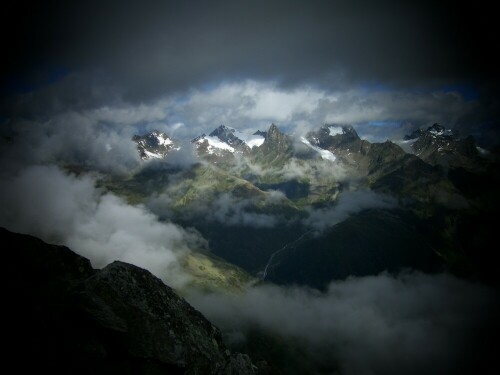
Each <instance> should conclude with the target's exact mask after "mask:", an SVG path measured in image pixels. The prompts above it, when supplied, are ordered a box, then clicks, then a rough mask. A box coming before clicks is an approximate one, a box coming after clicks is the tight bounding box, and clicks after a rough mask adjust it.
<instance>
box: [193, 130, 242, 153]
mask: <svg viewBox="0 0 500 375" xmlns="http://www.w3.org/2000/svg"><path fill="white" fill-rule="evenodd" d="M205 139H206V140H207V141H208V149H207V150H208V153H209V154H213V153H214V151H215V149H219V150H227V151H229V152H234V147H231V146H229V145H228V144H227V143H225V142H223V141H221V140H220V139H219V138H218V137H211V136H209V135H206V136H205V137H203V138H201V142H203V140H205Z"/></svg>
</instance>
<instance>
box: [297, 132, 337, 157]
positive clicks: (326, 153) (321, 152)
mask: <svg viewBox="0 0 500 375" xmlns="http://www.w3.org/2000/svg"><path fill="white" fill-rule="evenodd" d="M300 140H301V142H302V143H304V144H305V145H306V146H308V147H310V148H312V149H313V150H314V151H316V152H318V153H319V155H320V156H321V158H322V159H325V160H330V161H335V160H336V159H337V158H336V157H335V155H334V154H333V153H331V152H330V151H328V150H324V149H322V148H321V147H318V146H314V145H312V144H311V142H309V141H308V140H307V139H306V138H305V137H300Z"/></svg>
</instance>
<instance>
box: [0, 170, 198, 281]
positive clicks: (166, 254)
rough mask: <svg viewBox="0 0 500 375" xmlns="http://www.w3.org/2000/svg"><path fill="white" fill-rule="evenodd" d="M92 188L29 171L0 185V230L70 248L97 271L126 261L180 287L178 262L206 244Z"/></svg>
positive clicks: (80, 180)
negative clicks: (5, 229)
mask: <svg viewBox="0 0 500 375" xmlns="http://www.w3.org/2000/svg"><path fill="white" fill-rule="evenodd" d="M94 185H95V181H94V180H93V179H92V178H91V177H89V176H82V177H75V176H72V175H67V174H65V173H63V172H62V171H61V170H60V169H58V168H57V167H55V166H33V167H29V168H26V169H24V170H22V171H21V172H20V173H19V174H18V175H17V176H13V177H10V178H7V179H5V180H3V181H2V183H1V184H0V202H1V206H2V210H1V213H0V226H2V227H5V228H7V229H9V230H12V231H15V232H21V233H26V234H31V235H34V236H37V237H40V238H42V239H43V240H45V241H48V242H50V243H57V244H63V245H67V246H68V247H70V248H71V249H73V250H74V251H76V252H77V253H79V254H81V255H83V256H85V257H88V258H89V259H90V260H91V261H92V264H93V265H94V266H96V267H103V266H105V265H106V264H108V263H111V262H113V261H115V260H122V261H125V262H129V263H132V264H135V265H138V266H140V267H143V268H146V269H148V270H150V271H151V272H153V273H154V274H155V275H157V276H158V277H161V278H162V279H164V280H165V281H166V282H167V283H168V284H170V285H172V286H174V287H179V286H182V285H183V284H184V282H186V281H187V279H188V278H187V276H186V275H185V274H184V273H183V272H182V271H181V268H180V263H179V262H180V260H181V258H182V257H183V255H185V254H187V253H188V252H189V251H190V250H191V249H193V248H199V247H200V246H204V245H205V244H204V240H203V239H202V238H201V237H200V236H199V235H198V234H197V233H195V232H190V231H187V230H184V229H183V228H181V227H179V226H177V225H175V224H172V223H160V222H159V221H158V220H157V217H156V216H155V215H153V214H151V213H150V212H148V211H147V210H146V209H145V208H143V207H141V206H130V205H128V204H126V203H125V202H124V201H123V200H122V199H120V198H118V197H116V196H115V195H112V194H109V193H107V194H104V195H103V194H102V192H101V191H99V190H97V189H96V188H95V187H94Z"/></svg>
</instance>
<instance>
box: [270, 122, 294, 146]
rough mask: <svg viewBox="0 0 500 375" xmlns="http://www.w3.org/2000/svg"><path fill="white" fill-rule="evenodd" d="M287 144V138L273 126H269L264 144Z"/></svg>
mask: <svg viewBox="0 0 500 375" xmlns="http://www.w3.org/2000/svg"><path fill="white" fill-rule="evenodd" d="M288 143H289V137H288V136H287V135H286V134H285V133H282V132H281V131H280V130H279V128H278V127H277V126H276V125H275V124H271V126H270V127H269V130H268V131H267V136H266V140H265V142H264V144H267V145H272V144H275V145H285V144H288Z"/></svg>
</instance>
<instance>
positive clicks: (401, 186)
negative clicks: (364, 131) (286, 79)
mask: <svg viewBox="0 0 500 375" xmlns="http://www.w3.org/2000/svg"><path fill="white" fill-rule="evenodd" d="M150 139H157V140H158V141H151V142H148V141H146V140H150ZM133 140H134V141H135V142H136V144H137V148H138V151H139V153H140V155H141V157H142V158H143V159H144V160H145V164H144V167H143V169H142V170H141V171H140V172H139V173H135V174H133V175H131V176H129V177H128V178H127V179H125V180H123V179H122V180H118V179H114V180H110V181H107V182H106V183H105V185H106V187H107V188H108V189H110V190H112V191H115V192H117V193H119V194H123V195H124V196H126V197H128V199H129V200H130V201H132V202H135V203H143V204H146V205H148V206H149V207H150V208H151V209H152V210H153V212H155V213H157V214H159V215H160V217H161V218H163V219H168V220H174V221H175V222H178V223H180V224H182V225H187V226H192V227H194V228H196V230H198V231H199V232H200V233H201V234H202V235H203V236H204V238H206V239H207V240H208V241H209V244H210V249H211V251H212V252H213V253H214V254H216V255H217V256H219V257H221V258H222V259H225V260H226V261H228V262H230V263H233V264H236V265H237V266H239V267H241V268H243V269H244V270H246V271H247V272H249V273H250V274H251V275H253V276H255V277H260V278H263V275H264V274H265V276H264V278H265V279H266V280H269V281H274V282H279V283H286V284H288V283H300V284H306V285H310V286H314V287H318V288H322V287H324V286H325V285H326V284H327V283H328V282H329V281H331V280H332V279H342V278H345V277H347V276H349V275H356V276H363V275H371V274H377V273H379V272H381V271H384V270H389V271H393V272H398V271H399V270H401V269H404V268H414V269H420V270H424V271H429V272H431V271H436V270H440V269H443V268H450V269H452V270H453V271H454V272H457V273H461V274H467V275H469V276H471V277H480V278H486V279H496V277H495V276H494V274H493V273H492V272H491V270H490V268H491V267H490V266H489V260H490V258H491V256H492V250H491V248H489V247H488V245H487V244H489V243H490V241H491V240H492V236H493V235H492V233H490V231H489V228H490V225H489V221H488V219H489V217H490V215H491V210H492V208H491V207H488V206H487V205H485V199H484V197H485V195H484V193H485V191H492V190H494V188H493V187H494V186H499V178H498V173H497V168H496V166H497V164H496V162H495V161H494V160H493V159H492V158H489V157H488V155H487V154H486V153H485V151H484V150H482V149H480V148H479V147H477V145H476V144H475V141H474V139H473V138H472V137H470V136H468V137H459V136H457V135H455V134H454V132H452V131H451V130H447V129H445V128H444V127H442V126H440V125H438V124H434V125H432V126H430V127H428V128H427V129H420V130H418V131H415V132H413V133H412V134H409V135H408V136H406V137H405V138H404V139H403V140H398V141H395V142H392V141H386V142H382V143H372V142H369V141H367V140H363V139H361V138H360V137H359V135H358V134H357V132H356V130H355V129H354V128H353V127H352V126H342V125H335V124H334V125H324V126H321V127H319V128H318V129H317V130H315V131H311V132H309V133H307V134H305V135H303V136H296V135H288V134H284V133H283V132H281V131H280V130H279V128H278V127H277V126H276V125H274V124H272V125H271V126H270V127H269V128H268V129H267V131H257V132H253V133H245V132H241V131H238V130H236V129H234V128H231V127H227V126H224V125H221V126H219V127H217V128H216V129H215V130H214V131H213V132H211V133H210V134H209V135H208V136H206V135H205V134H203V135H200V136H199V137H196V138H194V139H193V140H192V141H191V143H192V145H193V149H194V152H195V155H196V160H195V162H194V163H193V164H192V165H191V166H190V167H189V168H178V167H177V166H176V165H175V163H169V156H171V155H172V154H174V153H176V152H178V151H179V147H177V146H173V145H177V144H180V143H179V142H178V141H176V140H173V139H172V138H171V137H169V136H168V135H166V134H164V133H160V132H158V131H154V132H152V133H150V134H146V135H143V136H135V137H134V139H133ZM162 140H163V141H162ZM145 145H147V148H146V146H145ZM169 146H170V147H169ZM146 151H147V152H146ZM153 155H154V156H153ZM160 156H161V161H162V163H160V164H158V162H159V161H160V160H159V158H160ZM149 159H155V160H158V161H157V162H154V163H149ZM486 180H487V181H488V183H489V184H490V185H489V186H484V185H483V186H481V184H482V183H483V182H484V181H486ZM471 185H474V186H475V188H472V187H471ZM151 194H153V195H155V197H156V198H155V200H154V202H152V201H151V199H150V196H151ZM350 197H354V198H350ZM356 197H357V198H356ZM495 199H496V198H495ZM384 201H390V202H391V203H390V204H380V202H384ZM345 202H348V203H345ZM494 202H497V200H494ZM344 206H346V208H344ZM343 209H344V210H346V211H347V213H346V214H345V215H343V216H342V215H340V216H341V217H338V214H336V213H335V212H336V211H339V210H340V211H341V210H343ZM471 221H474V222H480V223H483V225H474V226H471V228H470V229H468V234H469V235H471V237H470V238H478V237H481V241H483V243H484V246H481V247H479V248H478V246H477V243H476V242H475V241H474V240H469V241H467V243H466V242H464V241H461V240H460V238H461V235H463V232H462V230H463V226H464V225H466V223H470V222H471ZM475 231H479V232H481V233H482V234H481V235H480V234H479V233H476V232H475ZM483 232H484V233H483ZM382 233H390V235H382ZM299 238H300V240H299V241H297V240H298V239H299ZM361 239H362V241H361ZM360 241H361V242H360ZM363 241H364V242H363ZM282 249H285V250H282ZM318 267H319V268H318ZM320 269H321V270H320ZM264 271H265V272H264Z"/></svg>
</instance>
